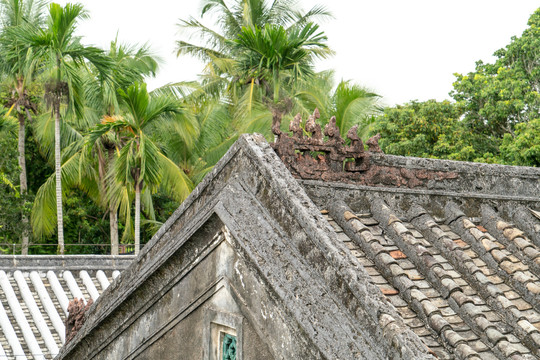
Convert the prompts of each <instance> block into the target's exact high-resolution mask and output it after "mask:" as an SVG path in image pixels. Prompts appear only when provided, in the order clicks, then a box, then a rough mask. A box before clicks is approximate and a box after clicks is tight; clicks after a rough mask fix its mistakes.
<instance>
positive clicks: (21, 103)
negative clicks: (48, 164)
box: [0, 0, 46, 255]
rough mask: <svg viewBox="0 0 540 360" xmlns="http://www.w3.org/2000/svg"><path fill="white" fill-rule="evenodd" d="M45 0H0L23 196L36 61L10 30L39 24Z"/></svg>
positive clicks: (0, 40) (25, 236)
mask: <svg viewBox="0 0 540 360" xmlns="http://www.w3.org/2000/svg"><path fill="white" fill-rule="evenodd" d="M45 7H46V2H45V1H28V0H1V1H0V9H1V12H0V25H1V27H2V28H1V34H0V54H1V55H0V58H1V61H0V71H1V72H2V73H3V74H4V75H5V81H4V82H5V84H6V85H7V86H8V88H9V89H11V91H10V92H11V98H10V99H9V101H8V106H10V111H13V110H14V111H15V113H16V116H17V119H18V122H19V134H18V152H19V167H20V176H19V185H20V188H19V190H20V194H21V195H22V196H23V197H24V195H26V193H27V191H28V185H27V175H26V158H25V147H26V146H25V142H26V121H27V120H28V121H31V119H32V116H31V113H30V111H33V112H36V109H37V104H36V103H34V102H33V101H32V100H31V97H30V96H29V95H28V90H29V87H30V85H31V84H32V81H33V80H34V77H35V73H36V61H35V59H34V58H33V57H32V52H31V49H30V48H29V47H28V45H27V44H26V43H24V42H21V41H20V40H19V39H18V38H17V37H16V36H14V34H15V33H16V32H18V31H19V30H20V28H23V27H26V26H41V25H42V24H43V21H44V10H45ZM22 224H23V229H22V239H21V245H22V246H21V248H22V250H21V253H22V254H23V255H27V254H28V244H29V229H28V218H27V216H26V214H24V213H23V214H22Z"/></svg>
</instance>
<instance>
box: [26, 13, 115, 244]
mask: <svg viewBox="0 0 540 360" xmlns="http://www.w3.org/2000/svg"><path fill="white" fill-rule="evenodd" d="M87 17H88V14H87V13H86V11H85V10H84V9H83V7H82V5H80V4H66V6H64V7H62V6H60V5H58V4H55V3H52V4H51V5H50V6H49V14H48V18H47V21H46V26H45V27H44V28H35V27H33V28H31V29H28V31H25V32H21V34H20V36H21V38H22V39H24V40H25V41H27V42H28V43H29V44H30V46H31V49H32V51H33V52H34V54H35V56H36V58H38V59H40V61H41V63H42V65H43V67H44V69H47V70H48V71H49V75H48V81H47V83H46V85H45V98H46V100H47V103H48V104H49V105H50V106H51V109H52V115H53V116H54V119H55V142H54V143H55V151H54V154H55V176H56V216H57V222H58V251H59V253H60V254H63V253H64V229H63V214H62V184H61V182H62V177H61V143H60V127H61V122H62V114H61V104H62V102H63V101H64V100H67V104H68V106H67V110H68V112H72V113H73V114H74V115H76V116H77V117H79V118H82V117H83V116H84V111H83V106H82V95H83V89H82V79H81V78H80V75H79V73H78V72H77V68H78V67H80V66H83V65H85V61H88V62H89V63H91V64H92V65H93V66H94V67H95V68H96V69H97V71H98V73H99V76H100V78H101V79H105V78H106V77H107V73H108V72H109V70H110V65H111V61H110V59H109V58H108V57H107V56H105V54H104V52H103V50H101V49H98V48H95V47H91V46H84V45H82V44H81V42H80V38H79V37H76V36H74V32H75V29H76V26H77V23H78V21H79V20H82V19H86V18H87Z"/></svg>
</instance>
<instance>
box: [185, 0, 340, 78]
mask: <svg viewBox="0 0 540 360" xmlns="http://www.w3.org/2000/svg"><path fill="white" fill-rule="evenodd" d="M201 8H202V11H201V18H203V17H204V16H206V15H210V16H214V18H215V19H217V20H216V21H217V22H216V24H215V25H216V26H217V27H218V28H219V30H213V29H212V28H211V27H208V26H206V25H204V24H203V23H202V22H200V21H199V20H197V19H196V18H193V17H191V18H189V19H188V20H180V24H179V26H180V30H181V31H182V32H183V33H184V34H185V35H187V36H186V37H187V38H188V40H178V41H177V43H176V44H177V55H184V54H188V55H192V56H195V57H198V58H200V59H201V60H203V61H206V62H208V63H209V64H210V66H211V67H212V69H211V71H215V72H218V73H219V72H221V71H222V70H223V69H222V66H221V65H222V64H220V61H219V60H220V59H228V58H234V53H233V52H234V50H233V47H234V46H233V44H231V42H230V41H231V40H233V39H235V38H236V36H237V35H238V34H239V33H240V32H241V31H242V28H244V27H246V28H254V27H255V26H258V27H260V28H262V27H264V26H265V25H266V24H269V25H277V26H283V27H284V28H291V27H294V26H297V25H303V24H305V23H307V22H309V21H312V20H316V19H323V18H327V17H329V16H330V13H329V12H328V11H327V10H326V9H325V8H324V7H322V6H314V7H313V8H311V9H310V10H309V11H307V12H302V11H301V9H300V8H299V7H298V3H297V1H295V0H274V1H268V0H233V1H224V0H202V1H201ZM194 37H196V38H198V41H199V42H200V44H204V45H199V44H197V43H192V42H189V41H190V39H192V38H194ZM209 71H210V69H209Z"/></svg>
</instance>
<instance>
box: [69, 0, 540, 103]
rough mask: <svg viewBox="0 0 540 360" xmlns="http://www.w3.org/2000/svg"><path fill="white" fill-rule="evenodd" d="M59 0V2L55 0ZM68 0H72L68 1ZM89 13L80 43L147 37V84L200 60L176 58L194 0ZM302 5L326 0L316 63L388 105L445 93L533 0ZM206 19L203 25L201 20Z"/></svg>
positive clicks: (112, 3) (513, 31)
mask: <svg viewBox="0 0 540 360" xmlns="http://www.w3.org/2000/svg"><path fill="white" fill-rule="evenodd" d="M59 2H60V3H61V4H65V3H66V2H67V1H59ZM72 2H73V1H72ZM79 2H81V3H83V4H84V6H85V8H86V9H87V10H88V11H89V12H90V16H91V19H90V20H86V21H84V22H83V23H81V24H80V27H79V29H80V31H79V34H80V35H82V36H84V40H83V42H84V43H85V44H93V45H97V46H100V47H104V48H106V47H108V45H109V43H110V41H111V40H112V39H114V38H115V36H116V34H117V32H118V38H119V40H120V41H122V42H127V43H145V42H148V43H149V44H151V46H152V49H153V50H154V51H155V52H156V53H157V54H159V55H160V56H161V57H162V58H163V59H164V61H165V63H164V64H163V66H162V68H161V71H160V73H159V74H158V76H157V78H156V79H151V80H149V81H148V82H149V87H150V88H155V87H157V86H161V85H164V84H166V83H171V82H176V81H181V80H195V79H196V78H197V74H199V73H201V71H202V67H203V66H202V64H201V63H200V62H199V61H197V60H195V59H191V58H188V57H182V58H176V55H175V53H174V47H175V45H174V42H175V39H177V38H178V33H177V32H178V27H177V24H178V19H180V18H182V19H187V18H188V17H189V16H190V15H193V16H198V15H199V13H200V5H199V0H176V1H173V0H153V1H149V0H84V1H79ZM301 4H303V8H304V9H308V8H310V7H311V6H313V5H314V4H322V5H324V6H326V7H327V8H328V9H329V10H330V11H331V12H332V14H333V15H334V19H333V20H329V21H326V22H324V23H322V24H321V27H322V29H323V30H324V31H325V33H326V34H327V36H328V43H329V45H330V47H331V48H332V49H333V50H335V51H336V55H335V56H334V57H332V58H331V59H329V60H325V61H323V62H319V63H318V64H317V69H318V70H324V69H335V70H336V80H339V79H342V78H343V79H350V80H353V81H354V82H356V83H358V84H361V85H363V86H366V87H368V88H370V89H371V90H373V91H375V92H377V93H379V94H380V95H382V96H383V97H384V102H385V103H386V104H388V105H393V104H396V103H397V104H401V103H404V102H407V101H410V100H413V99H418V100H427V99H432V98H434V99H437V100H443V99H446V98H449V96H448V92H449V91H450V90H451V89H452V82H453V81H454V76H453V73H456V72H459V73H465V72H469V71H472V70H474V64H475V61H477V60H479V59H482V60H484V61H492V60H493V58H492V54H493V52H494V51H496V50H497V49H499V48H501V47H504V46H506V45H507V44H508V43H509V41H510V38H511V36H513V35H518V36H519V35H521V33H522V32H523V30H524V29H525V28H526V27H527V20H528V18H529V16H530V15H531V14H532V13H533V12H534V11H535V10H536V9H537V8H538V7H539V6H540V3H539V1H538V0H514V1H510V0H452V1H449V0H376V1H373V0H369V1H365V0H333V1H328V0H322V1H316V0H301ZM207 25H211V24H210V23H208V24H207Z"/></svg>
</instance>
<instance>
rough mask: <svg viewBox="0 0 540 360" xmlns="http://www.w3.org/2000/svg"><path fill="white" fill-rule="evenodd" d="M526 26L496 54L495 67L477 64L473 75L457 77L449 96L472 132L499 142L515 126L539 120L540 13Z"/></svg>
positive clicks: (537, 11)
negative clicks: (458, 106) (497, 139)
mask: <svg viewBox="0 0 540 360" xmlns="http://www.w3.org/2000/svg"><path fill="white" fill-rule="evenodd" d="M528 24H529V28H527V29H526V30H525V31H524V32H523V34H522V36H521V37H513V38H512V40H511V42H510V44H509V45H508V46H506V48H504V49H500V50H498V51H496V52H495V54H494V55H495V56H496V57H497V60H496V61H495V63H493V64H484V63H483V62H481V61H479V62H477V64H476V70H475V71H474V72H471V73H469V74H467V75H461V74H456V77H457V80H456V82H455V83H454V90H453V91H452V93H451V95H452V97H453V98H454V99H455V100H456V101H457V102H458V103H459V104H460V106H462V107H463V109H464V122H465V124H466V125H467V127H468V128H469V129H470V130H471V131H474V132H478V133H482V134H486V135H490V136H493V137H496V138H502V137H503V136H504V134H506V133H510V134H511V133H512V132H513V131H514V128H515V126H516V124H519V123H523V122H528V121H530V120H532V119H535V118H538V117H540V60H539V57H538V54H539V53H540V9H538V10H536V11H535V12H534V13H533V14H532V15H531V17H530V19H529V22H528Z"/></svg>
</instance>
